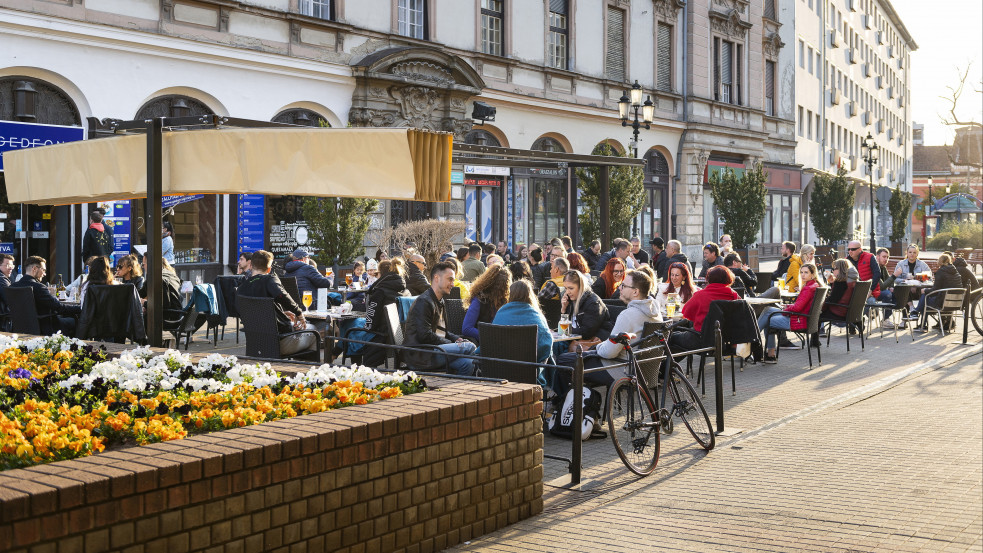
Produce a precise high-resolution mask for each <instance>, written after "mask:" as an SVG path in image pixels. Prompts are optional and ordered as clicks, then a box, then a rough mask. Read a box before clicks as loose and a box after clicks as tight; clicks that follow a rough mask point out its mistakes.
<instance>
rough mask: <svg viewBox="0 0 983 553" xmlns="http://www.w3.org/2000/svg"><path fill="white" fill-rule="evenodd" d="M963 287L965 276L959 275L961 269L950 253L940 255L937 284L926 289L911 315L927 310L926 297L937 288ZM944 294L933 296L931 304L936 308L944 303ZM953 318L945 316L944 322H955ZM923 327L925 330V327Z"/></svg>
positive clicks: (936, 277) (936, 272)
mask: <svg viewBox="0 0 983 553" xmlns="http://www.w3.org/2000/svg"><path fill="white" fill-rule="evenodd" d="M902 263H903V262H902ZM962 287H963V278H962V277H961V276H960V275H959V271H958V270H957V269H956V267H955V266H954V265H953V264H952V256H951V255H949V254H948V253H944V254H942V255H940V256H939V268H938V269H936V271H935V284H933V285H932V287H931V288H929V289H928V290H925V294H924V295H923V296H922V299H921V300H919V301H918V306H917V307H915V308H914V309H912V310H911V316H912V317H916V316H918V314H920V313H921V312H922V311H924V310H925V297H926V296H928V294H930V293H932V292H935V291H936V290H945V289H946V288H962ZM943 295H944V294H936V295H934V296H932V298H931V303H930V304H929V305H930V306H932V307H935V308H937V307H939V306H940V305H942V300H943V299H944V298H943ZM951 319H952V317H943V322H945V323H946V325H951V324H955V323H954V321H952V320H951ZM922 329H923V330H924V328H922Z"/></svg>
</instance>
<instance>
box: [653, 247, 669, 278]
mask: <svg viewBox="0 0 983 553" xmlns="http://www.w3.org/2000/svg"><path fill="white" fill-rule="evenodd" d="M665 258H666V251H665V250H662V251H661V252H659V255H654V256H651V258H650V260H649V267H652V270H653V271H655V274H656V276H658V274H659V265H660V264H661V263H662V262H663V260H665Z"/></svg>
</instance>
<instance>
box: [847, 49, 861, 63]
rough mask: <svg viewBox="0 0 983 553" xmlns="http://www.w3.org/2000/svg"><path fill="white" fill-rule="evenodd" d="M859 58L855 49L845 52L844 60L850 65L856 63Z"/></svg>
mask: <svg viewBox="0 0 983 553" xmlns="http://www.w3.org/2000/svg"><path fill="white" fill-rule="evenodd" d="M859 58H860V56H858V55H857V50H856V48H850V50H848V51H847V57H846V59H847V61H849V62H850V63H857V62H858V61H859Z"/></svg>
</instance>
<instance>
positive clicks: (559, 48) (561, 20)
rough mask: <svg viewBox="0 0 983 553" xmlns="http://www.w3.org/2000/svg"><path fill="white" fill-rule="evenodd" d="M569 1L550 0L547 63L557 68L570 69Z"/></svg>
mask: <svg viewBox="0 0 983 553" xmlns="http://www.w3.org/2000/svg"><path fill="white" fill-rule="evenodd" d="M567 17H568V16H567V1H566V0H550V13H549V26H550V27H549V36H548V37H547V39H546V42H547V44H546V49H547V53H546V58H547V59H546V64H547V65H549V66H550V67H555V68H557V69H568V66H567V63H568V62H567V59H568V55H567V52H568V51H569V48H568V46H567V44H568V42H569V40H568V39H569V36H570V35H569V31H568V29H569V27H570V26H569V24H568V23H567Z"/></svg>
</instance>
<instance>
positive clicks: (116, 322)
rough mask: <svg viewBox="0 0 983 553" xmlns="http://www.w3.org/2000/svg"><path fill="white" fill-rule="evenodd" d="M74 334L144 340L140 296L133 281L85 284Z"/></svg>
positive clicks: (118, 340)
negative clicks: (83, 299)
mask: <svg viewBox="0 0 983 553" xmlns="http://www.w3.org/2000/svg"><path fill="white" fill-rule="evenodd" d="M75 334H76V337H77V338H80V339H82V340H103V341H107V342H108V341H113V342H116V343H119V344H125V343H126V340H127V339H129V340H130V341H131V342H133V343H134V344H146V343H147V332H146V329H145V328H144V326H143V309H142V308H141V306H140V296H139V295H137V290H136V287H135V286H134V285H133V284H120V285H115V286H110V285H105V284H91V285H89V286H86V290H85V301H84V302H83V304H82V313H81V315H80V317H79V324H78V329H77V331H76V333H75Z"/></svg>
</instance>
